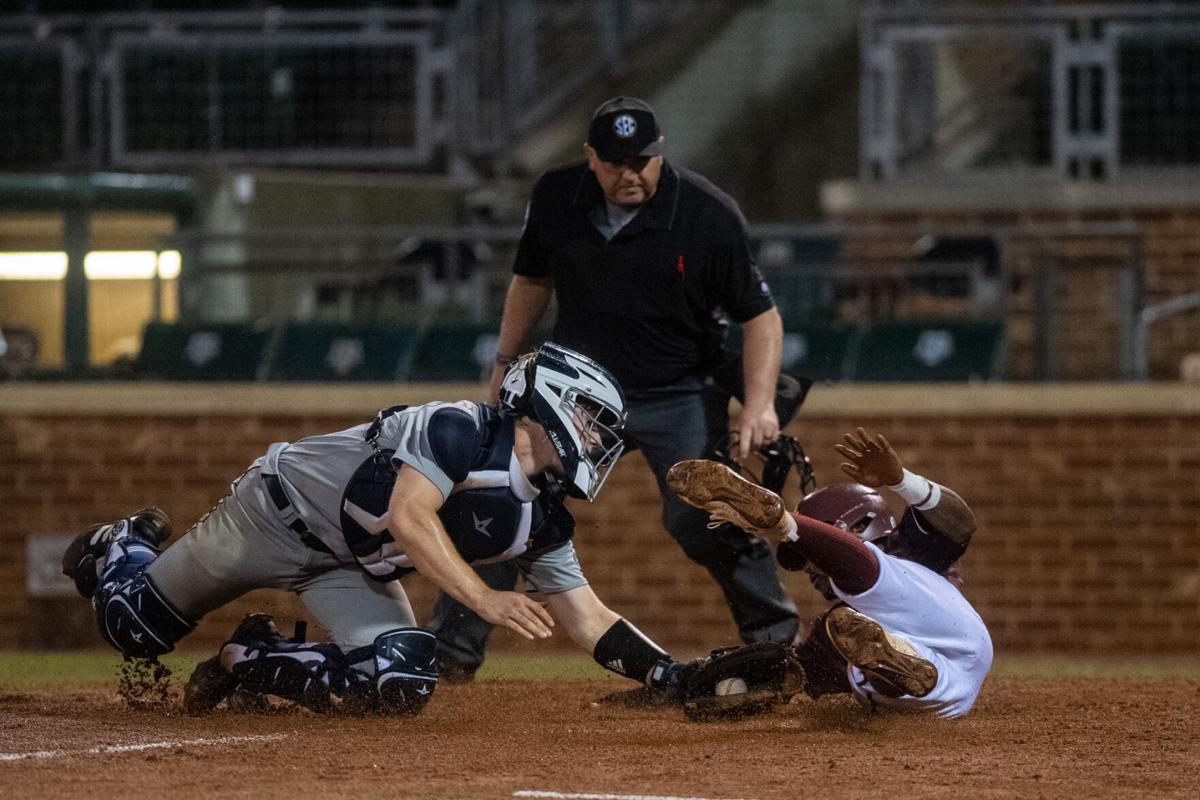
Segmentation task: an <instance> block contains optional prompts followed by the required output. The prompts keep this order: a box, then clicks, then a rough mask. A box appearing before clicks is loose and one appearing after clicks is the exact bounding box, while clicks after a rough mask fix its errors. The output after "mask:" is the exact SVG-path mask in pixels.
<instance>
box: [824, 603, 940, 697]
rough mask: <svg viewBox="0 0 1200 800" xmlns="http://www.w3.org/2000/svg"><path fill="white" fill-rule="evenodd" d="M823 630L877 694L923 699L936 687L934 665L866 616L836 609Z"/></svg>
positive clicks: (843, 607)
mask: <svg viewBox="0 0 1200 800" xmlns="http://www.w3.org/2000/svg"><path fill="white" fill-rule="evenodd" d="M825 630H826V632H827V633H828V634H829V641H830V642H831V643H832V644H833V646H834V648H835V649H836V650H837V651H838V653H839V654H841V656H842V658H844V659H846V661H848V662H849V663H851V664H853V665H854V666H856V667H858V668H859V669H860V670H862V672H863V675H865V676H866V677H867V680H869V681H870V682H871V686H872V687H874V688H875V690H876V691H878V692H879V693H880V694H883V695H887V696H888V697H902V696H904V695H911V696H912V697H924V696H925V695H927V694H929V693H930V692H932V691H933V689H934V687H935V686H937V682H938V670H937V667H936V666H935V665H934V664H933V662H931V661H929V660H928V659H925V658H922V657H921V656H920V655H918V654H917V651H916V650H915V649H914V648H913V646H912V645H910V644H909V643H908V642H906V641H904V640H903V639H901V638H900V637H899V636H894V635H892V634H890V633H888V632H887V631H885V630H884V629H883V626H882V625H880V624H879V623H878V622H876V621H875V620H873V619H871V618H870V617H868V616H867V615H866V614H861V613H859V612H858V611H855V610H854V609H853V608H850V607H849V606H838V607H837V608H835V609H833V610H832V611H830V612H829V614H827V615H826V617H825Z"/></svg>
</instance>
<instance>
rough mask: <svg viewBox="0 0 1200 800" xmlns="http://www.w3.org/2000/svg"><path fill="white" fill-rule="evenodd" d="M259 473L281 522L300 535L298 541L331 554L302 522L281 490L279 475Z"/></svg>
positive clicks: (281, 483)
mask: <svg viewBox="0 0 1200 800" xmlns="http://www.w3.org/2000/svg"><path fill="white" fill-rule="evenodd" d="M261 474H262V479H263V483H264V484H266V487H267V494H269V495H271V502H272V503H274V504H275V508H277V509H278V510H279V518H280V520H282V522H283V524H284V525H287V526H288V527H289V528H291V529H292V530H293V531H295V532H296V535H297V536H299V537H300V541H302V542H304V544H306V545H308V547H310V548H312V549H313V550H319V551H320V552H322V553H329V554H330V555H333V551H332V550H330V549H329V546H328V545H326V544H325V543H324V542H322V541H321V540H320V539H318V538H317V535H316V534H315V533H313V532H312V531H310V530H309V529H308V526H307V525H305V524H304V520H302V519H300V515H299V514H297V513H296V507H295V506H293V505H292V501H291V500H289V499H288V496H287V492H285V491H284V490H283V482H282V481H280V480H279V476H278V475H275V474H273V473H270V472H263V473H261Z"/></svg>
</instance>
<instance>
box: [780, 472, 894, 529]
mask: <svg viewBox="0 0 1200 800" xmlns="http://www.w3.org/2000/svg"><path fill="white" fill-rule="evenodd" d="M796 512H797V513H799V514H803V515H804V516H806V517H812V518H813V519H816V520H820V521H821V522H826V523H828V524H830V525H832V526H834V527H835V528H841V529H842V530H844V531H849V532H850V533H853V534H854V535H855V536H857V537H858V538H860V539H862V540H863V541H864V542H872V541H875V540H876V539H882V538H883V537H885V536H888V535H890V534H891V533H892V532H893V531H894V530H896V517H895V516H894V515H893V514H892V510H891V509H890V508H888V504H887V503H886V502H885V501H884V499H883V495H881V494H879V492H877V491H875V490H874V489H872V488H871V487H869V486H864V485H863V484H861V483H833V484H830V485H829V486H824V487H822V488H820V489H817V490H816V491H815V492H813V493H811V494H809V495H807V496H805V498H804V499H803V500H801V501H800V505H799V506H797V508H796Z"/></svg>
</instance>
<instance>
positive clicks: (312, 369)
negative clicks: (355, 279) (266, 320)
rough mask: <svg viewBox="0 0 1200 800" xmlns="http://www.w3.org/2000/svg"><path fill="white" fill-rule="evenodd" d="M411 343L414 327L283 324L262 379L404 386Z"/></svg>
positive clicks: (411, 354) (411, 348)
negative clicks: (387, 383) (267, 377)
mask: <svg viewBox="0 0 1200 800" xmlns="http://www.w3.org/2000/svg"><path fill="white" fill-rule="evenodd" d="M416 343H417V329H416V328H415V327H407V326H397V327H385V326H376V325H345V324H341V323H323V322H305V323H300V322H293V323H288V324H287V325H285V326H284V328H283V332H282V335H281V336H280V339H279V343H278V346H277V348H276V352H275V354H274V357H273V358H272V359H271V366H270V368H269V370H268V376H269V377H270V379H271V380H278V381H395V380H406V379H407V378H408V369H409V365H410V363H411V361H412V356H413V350H414V348H415V346H416Z"/></svg>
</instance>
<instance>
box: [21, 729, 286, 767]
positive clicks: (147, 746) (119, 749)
mask: <svg viewBox="0 0 1200 800" xmlns="http://www.w3.org/2000/svg"><path fill="white" fill-rule="evenodd" d="M287 737H288V734H286V733H266V734H262V735H261V736H218V737H216V738H213V739H174V740H171V741H165V742H143V743H142V744H102V745H97V746H96V747H88V748H85V749H83V750H35V751H33V752H30V753H0V761H24V760H26V759H31V758H65V757H67V756H88V755H100V754H105V753H139V752H141V751H143V750H166V749H168V748H173V747H214V746H217V745H223V744H247V743H252V742H276V741H279V740H280V739H286V738H287Z"/></svg>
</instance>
